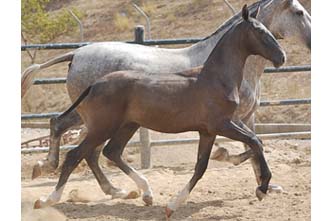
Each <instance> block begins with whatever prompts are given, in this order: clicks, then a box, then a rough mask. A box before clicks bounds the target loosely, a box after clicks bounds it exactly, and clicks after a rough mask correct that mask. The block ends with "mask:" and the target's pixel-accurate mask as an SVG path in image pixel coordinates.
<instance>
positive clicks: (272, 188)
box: [268, 184, 283, 193]
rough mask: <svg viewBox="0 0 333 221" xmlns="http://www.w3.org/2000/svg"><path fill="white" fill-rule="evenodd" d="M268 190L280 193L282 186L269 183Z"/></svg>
mask: <svg viewBox="0 0 333 221" xmlns="http://www.w3.org/2000/svg"><path fill="white" fill-rule="evenodd" d="M268 192H270V193H282V192H283V188H282V186H279V185H276V184H269V185H268Z"/></svg>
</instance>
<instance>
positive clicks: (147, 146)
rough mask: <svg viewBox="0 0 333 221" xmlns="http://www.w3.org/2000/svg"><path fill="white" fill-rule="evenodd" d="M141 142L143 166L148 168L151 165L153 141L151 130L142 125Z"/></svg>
mask: <svg viewBox="0 0 333 221" xmlns="http://www.w3.org/2000/svg"><path fill="white" fill-rule="evenodd" d="M140 142H141V151H140V152H141V168H142V169H148V168H150V167H151V142H150V135H149V130H148V129H147V128H143V127H140Z"/></svg>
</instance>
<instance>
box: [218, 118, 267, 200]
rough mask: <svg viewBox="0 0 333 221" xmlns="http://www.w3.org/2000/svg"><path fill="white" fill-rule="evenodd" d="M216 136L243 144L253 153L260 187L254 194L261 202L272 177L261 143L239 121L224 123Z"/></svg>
mask: <svg viewBox="0 0 333 221" xmlns="http://www.w3.org/2000/svg"><path fill="white" fill-rule="evenodd" d="M218 134H219V135H221V136H225V137H228V138H230V139H233V140H237V141H241V142H243V143H244V144H247V145H248V146H249V147H250V148H251V150H252V151H253V152H254V154H255V156H254V157H256V159H257V160H258V163H259V168H260V172H261V174H260V175H261V176H260V183H259V185H260V186H259V187H258V188H257V191H256V194H257V197H258V199H259V200H261V199H262V198H263V197H264V196H265V194H266V192H267V190H268V185H269V181H270V179H271V176H272V175H271V172H270V170H269V168H268V165H267V162H266V160H265V157H264V153H263V148H262V142H261V141H260V140H259V139H258V138H257V136H256V135H255V134H254V133H253V132H252V131H251V130H248V128H247V127H246V126H244V125H243V123H242V122H241V121H239V122H237V124H236V123H234V122H233V121H225V122H224V124H223V126H222V127H221V129H220V131H219V132H218Z"/></svg>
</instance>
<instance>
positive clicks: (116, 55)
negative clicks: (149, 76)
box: [67, 42, 190, 100]
mask: <svg viewBox="0 0 333 221" xmlns="http://www.w3.org/2000/svg"><path fill="white" fill-rule="evenodd" d="M188 59H189V58H188V57H187V56H186V53H182V50H177V49H173V50H171V49H159V48H155V47H147V46H141V45H135V44H126V43H118V42H105V43H96V44H92V45H88V46H85V47H82V48H79V49H77V50H76V51H75V55H74V58H73V61H72V64H71V67H70V70H69V73H68V77H67V89H68V92H69V95H70V97H71V99H72V100H75V99H76V98H77V97H78V96H79V94H80V93H81V92H82V91H83V90H84V89H85V88H87V87H88V86H89V85H91V84H92V83H94V82H95V81H96V80H97V79H99V78H101V77H103V76H104V75H106V74H108V73H111V72H114V71H119V70H140V71H144V72H154V73H162V74H163V73H171V72H177V71H183V70H186V69H188V68H190V62H189V60H188Z"/></svg>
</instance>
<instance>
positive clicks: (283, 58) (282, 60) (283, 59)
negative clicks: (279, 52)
mask: <svg viewBox="0 0 333 221" xmlns="http://www.w3.org/2000/svg"><path fill="white" fill-rule="evenodd" d="M285 61H286V56H285V55H283V56H282V59H281V63H282V64H283V63H284V62H285Z"/></svg>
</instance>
